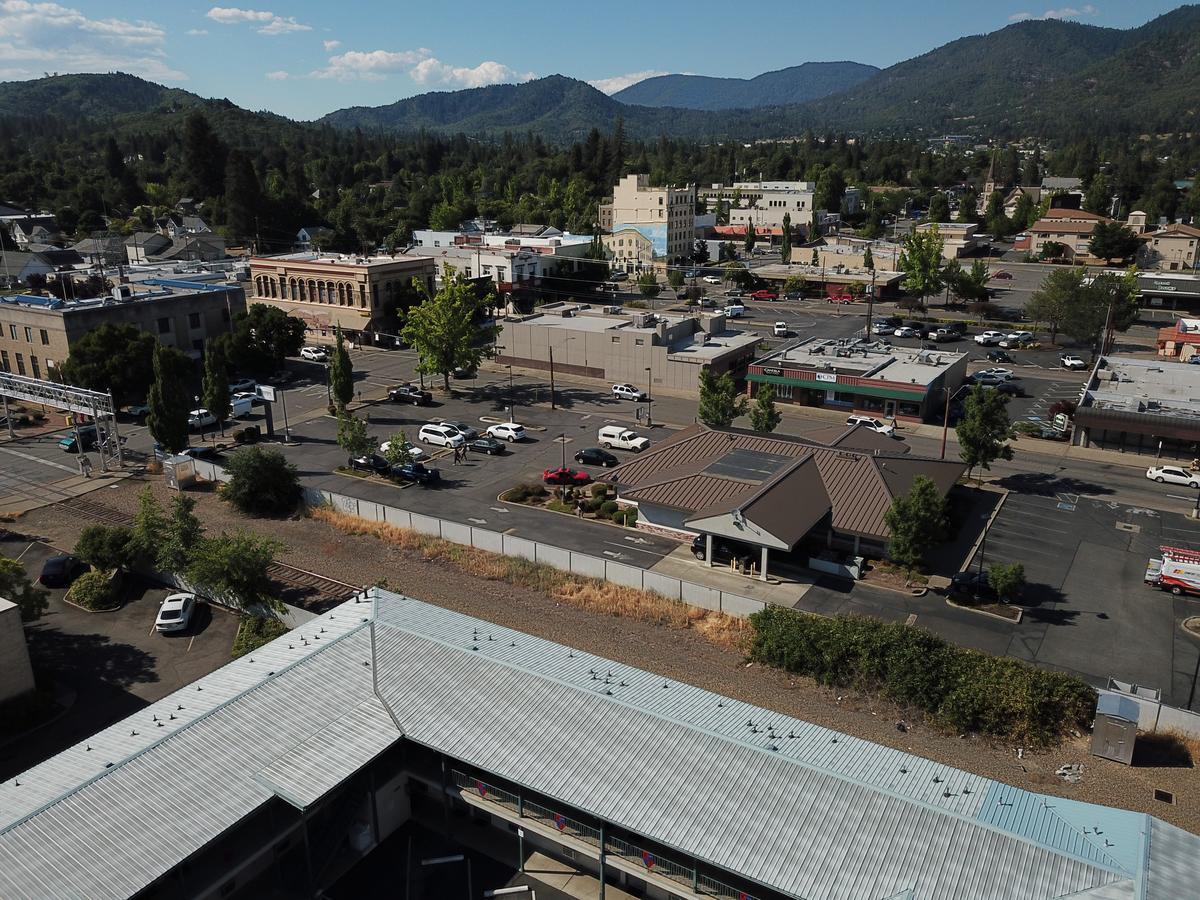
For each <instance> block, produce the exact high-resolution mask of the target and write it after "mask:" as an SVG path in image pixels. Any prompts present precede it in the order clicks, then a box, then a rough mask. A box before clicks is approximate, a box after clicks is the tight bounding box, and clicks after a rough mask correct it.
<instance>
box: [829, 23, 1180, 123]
mask: <svg viewBox="0 0 1200 900" xmlns="http://www.w3.org/2000/svg"><path fill="white" fill-rule="evenodd" d="M1198 39H1200V7H1195V6H1188V7H1181V8H1180V9H1177V10H1175V11H1173V12H1170V13H1167V14H1166V15H1164V16H1160V17H1159V18H1158V19H1155V20H1154V21H1152V22H1149V23H1147V24H1146V25H1143V26H1142V27H1140V28H1135V29H1130V30H1128V31H1121V30H1118V29H1113V28H1098V27H1096V26H1093V25H1081V24H1079V23H1077V22H1063V21H1058V20H1046V21H1029V22H1019V23H1017V24H1014V25H1010V26H1008V27H1007V28H1003V29H1001V30H999V31H996V32H992V33H991V34H986V35H981V36H977V37H966V38H961V39H959V40H957V41H953V42H951V43H949V44H946V45H945V46H943V47H939V48H938V49H936V50H933V51H931V52H929V53H926V54H924V55H922V56H918V57H916V58H915V59H910V60H907V61H905V62H902V63H898V64H896V65H894V66H892V67H890V68H887V69H884V70H883V71H882V72H880V73H879V74H878V75H875V76H874V77H872V78H870V79H868V80H866V81H864V82H863V83H862V84H860V85H858V86H857V87H855V88H852V89H851V90H848V91H844V92H842V93H840V94H834V95H832V96H829V97H826V98H824V99H822V100H818V101H815V102H813V103H810V104H808V106H807V108H808V110H809V111H810V113H811V115H812V117H813V118H814V119H815V120H816V121H818V122H821V123H823V124H824V125H825V126H827V127H831V126H832V123H836V122H842V123H846V127H848V128H852V129H853V130H856V131H864V132H880V131H883V132H892V133H912V132H914V131H917V132H920V131H926V132H939V131H977V132H979V133H982V134H987V135H995V136H1004V135H1023V134H1041V135H1045V136H1056V135H1058V136H1061V135H1063V134H1064V133H1066V132H1075V133H1078V132H1080V131H1083V132H1088V131H1094V132H1096V133H1103V132H1106V131H1113V130H1117V123H1119V127H1120V130H1126V131H1128V130H1132V131H1142V130H1146V129H1147V128H1149V127H1151V123H1154V122H1159V121H1161V120H1162V119H1163V118H1164V116H1165V117H1167V118H1169V117H1170V116H1171V115H1172V110H1174V111H1175V112H1176V113H1177V112H1178V111H1179V110H1180V109H1183V110H1186V109H1188V108H1190V106H1191V104H1192V100H1191V98H1192V97H1195V96H1196V92H1197V90H1198V89H1200V77H1197V75H1198V73H1197V63H1196V58H1197V55H1196V49H1197V43H1198ZM1161 91H1166V92H1167V93H1161ZM1176 98H1179V99H1181V100H1185V102H1184V104H1183V106H1182V107H1180V106H1178V105H1175V99H1176ZM1085 100H1087V101H1089V102H1087V103H1086V104H1085V103H1084V101H1085Z"/></svg>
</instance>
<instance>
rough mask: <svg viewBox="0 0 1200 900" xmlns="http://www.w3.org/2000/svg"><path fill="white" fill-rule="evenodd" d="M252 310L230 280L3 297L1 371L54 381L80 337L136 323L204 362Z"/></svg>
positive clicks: (157, 280) (148, 283)
mask: <svg viewBox="0 0 1200 900" xmlns="http://www.w3.org/2000/svg"><path fill="white" fill-rule="evenodd" d="M245 309H246V301H245V297H244V294H243V292H242V288H241V286H240V285H237V284H228V283H224V282H215V283H210V282H202V281H196V282H188V281H184V280H178V279H171V280H166V279H160V278H150V279H146V280H145V281H141V282H138V283H136V284H122V285H118V286H117V287H115V288H113V291H112V293H111V294H109V295H106V296H104V297H95V298H92V299H88V300H65V301H64V300H59V299H58V298H57V297H40V296H34V295H30V294H12V295H10V296H7V297H0V369H3V370H4V371H5V372H14V373H16V374H17V375H28V376H30V377H32V378H48V377H50V372H51V370H52V369H54V368H55V367H56V366H58V365H59V364H60V363H61V362H62V361H63V360H64V359H66V358H67V356H69V355H70V352H71V347H72V346H73V344H74V343H75V342H76V341H78V340H79V339H80V338H81V337H83V336H84V335H85V334H87V333H88V332H89V331H92V330H93V329H95V328H98V327H100V326H101V325H106V324H111V325H124V324H129V325H135V326H137V327H138V328H140V329H142V330H143V331H148V332H150V333H151V334H153V335H154V336H155V337H156V338H158V340H159V341H161V342H162V343H163V344H166V345H167V346H168V347H175V348H177V349H179V350H182V351H183V352H184V353H187V354H188V355H189V356H191V357H192V358H193V359H199V358H200V357H201V355H202V354H203V352H204V344H205V342H206V341H207V340H209V339H210V338H212V337H215V336H216V335H219V334H225V333H227V332H228V331H229V330H230V323H231V321H232V319H233V317H234V316H236V315H237V314H238V313H240V312H244V311H245Z"/></svg>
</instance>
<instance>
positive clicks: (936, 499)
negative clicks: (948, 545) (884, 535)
mask: <svg viewBox="0 0 1200 900" xmlns="http://www.w3.org/2000/svg"><path fill="white" fill-rule="evenodd" d="M883 520H884V523H885V524H886V525H887V528H888V532H889V534H890V536H889V538H888V556H889V557H891V559H892V560H893V561H894V562H895V563H896V564H897V565H899V566H903V567H904V568H905V569H908V570H909V571H912V570H913V569H916V568H918V567H919V566H920V565H921V563H922V562H923V561H924V559H925V554H926V553H928V552H929V550H930V549H932V548H933V547H934V546H935V545H936V544H938V543H939V542H941V541H943V540H945V538H946V533H947V530H948V528H949V517H948V514H947V508H946V498H945V497H943V496H942V494H941V492H940V491H939V490H938V489H937V485H936V484H934V483H933V480H932V479H930V478H926V477H925V476H924V475H918V476H917V477H916V478H914V479H913V483H912V487H911V488H909V491H908V493H907V494H902V495H901V496H899V497H896V499H895V500H893V501H892V505H891V508H890V509H888V511H887V512H886V513H884V519H883Z"/></svg>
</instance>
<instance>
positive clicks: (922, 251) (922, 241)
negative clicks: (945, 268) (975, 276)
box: [814, 223, 946, 305]
mask: <svg viewBox="0 0 1200 900" xmlns="http://www.w3.org/2000/svg"><path fill="white" fill-rule="evenodd" d="M901 245H902V246H903V248H904V249H903V250H901V252H900V258H899V260H898V262H897V265H898V266H899V267H900V271H902V272H903V273H904V281H903V282H902V286H903V287H904V290H906V291H908V293H910V294H912V295H913V296H914V297H916V298H917V300H918V301H919V302H920V303H921V304H922V305H924V303H925V298H926V297H929V296H931V295H933V294H936V293H938V291H940V290H941V289H942V285H943V281H942V263H943V261H944V260H943V257H942V251H943V250H944V248H945V246H946V242H945V241H944V240H943V239H942V235H941V233H940V232H939V231H938V227H937V224H936V223H934V224H933V225H931V226H930V227H929V228H928V229H926V230H924V231H918V230H913V231H911V232H909V233H908V234H906V235H905V236H904V239H903V240H902V241H901ZM814 252H815V251H814Z"/></svg>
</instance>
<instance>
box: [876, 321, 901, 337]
mask: <svg viewBox="0 0 1200 900" xmlns="http://www.w3.org/2000/svg"><path fill="white" fill-rule="evenodd" d="M895 330H896V325H895V323H893V322H883V321H880V322H876V323H875V324H874V325H872V326H871V334H888V335H890V334H892V333H894V332H895Z"/></svg>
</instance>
